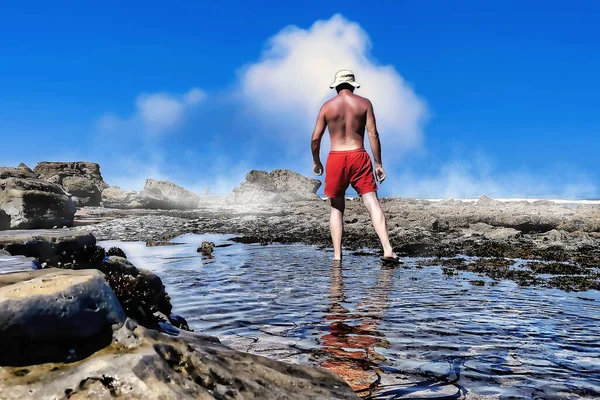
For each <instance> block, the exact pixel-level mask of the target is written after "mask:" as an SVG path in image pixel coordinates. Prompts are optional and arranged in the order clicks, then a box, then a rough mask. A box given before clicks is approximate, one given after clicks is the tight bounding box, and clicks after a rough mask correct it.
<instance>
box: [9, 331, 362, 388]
mask: <svg viewBox="0 0 600 400" xmlns="http://www.w3.org/2000/svg"><path fill="white" fill-rule="evenodd" d="M0 393H1V395H0V397H2V398H3V399H7V400H12V399H14V400H24V399H63V398H70V399H72V400H76V399H112V398H121V399H165V400H175V399H181V400H187V399H270V400H271V399H272V400H283V399H287V400H299V399H359V397H357V396H356V395H355V394H354V392H353V391H352V389H350V387H349V386H348V385H347V384H346V383H345V382H344V381H342V379H341V378H339V377H338V376H336V375H335V374H334V373H332V372H330V371H328V370H325V369H322V368H315V367H310V366H305V365H293V364H288V363H283V362H278V361H274V360H270V359H267V358H264V357H260V356H255V355H251V354H246V353H242V352H239V351H236V350H233V349H230V348H228V347H226V346H224V345H222V344H220V343H219V342H218V340H217V339H215V338H211V337H208V336H201V335H197V334H192V333H184V332H182V333H181V335H179V336H178V337H173V336H169V335H165V334H162V333H159V332H156V331H153V330H149V329H145V328H143V327H141V326H139V325H137V324H136V323H135V322H134V321H132V320H127V321H126V322H125V324H124V325H123V326H122V327H121V328H120V329H118V330H116V331H115V332H114V333H113V337H112V344H111V345H110V346H108V347H106V348H105V349H104V350H103V351H102V352H98V353H96V354H94V355H93V356H91V357H88V358H86V359H85V360H82V361H80V362H78V363H71V364H45V365H36V366H30V367H27V368H26V369H23V368H11V367H5V368H0Z"/></svg>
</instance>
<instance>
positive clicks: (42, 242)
mask: <svg viewBox="0 0 600 400" xmlns="http://www.w3.org/2000/svg"><path fill="white" fill-rule="evenodd" d="M95 244H96V238H95V237H94V236H92V235H91V234H89V233H87V232H69V231H65V230H62V229H39V230H29V229H28V230H10V231H2V232H0V249H3V250H6V251H7V252H9V253H10V254H12V255H13V256H17V255H20V256H25V257H33V258H36V259H37V260H39V261H40V263H41V265H42V266H48V267H61V268H72V269H82V268H87V267H89V264H90V261H91V259H92V258H93V255H94V254H93V252H94V250H95ZM100 261H101V260H100Z"/></svg>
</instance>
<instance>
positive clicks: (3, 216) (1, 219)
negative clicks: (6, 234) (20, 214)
mask: <svg viewBox="0 0 600 400" xmlns="http://www.w3.org/2000/svg"><path fill="white" fill-rule="evenodd" d="M5 229H10V216H9V215H8V214H7V213H6V211H4V210H2V209H0V231H2V230H5Z"/></svg>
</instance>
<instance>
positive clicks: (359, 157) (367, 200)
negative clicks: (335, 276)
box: [311, 70, 400, 262]
mask: <svg viewBox="0 0 600 400" xmlns="http://www.w3.org/2000/svg"><path fill="white" fill-rule="evenodd" d="M358 87H360V85H359V84H358V83H356V82H355V81H354V73H353V72H352V71H347V70H343V71H339V72H338V73H337V74H336V75H335V82H333V84H331V86H330V88H331V89H336V90H337V92H338V95H337V96H336V97H334V98H333V99H331V100H329V101H327V102H326V103H325V104H323V106H322V107H321V110H320V111H319V116H318V117H317V123H316V125H315V129H314V132H313V135H312V143H311V149H312V155H313V163H314V164H313V172H314V173H315V175H322V174H323V164H321V157H320V154H319V153H320V150H321V138H322V137H323V134H324V133H325V128H329V136H330V138H331V152H330V153H329V156H328V157H327V165H326V167H327V168H326V174H325V196H327V197H329V198H330V200H331V215H330V219H329V227H330V229H331V239H332V241H333V250H334V255H333V259H334V260H341V259H342V234H343V230H344V227H343V216H344V209H345V203H346V200H345V194H346V189H347V188H348V186H349V185H352V187H353V188H354V190H356V192H357V193H358V195H359V196H361V197H362V200H363V203H364V204H365V207H366V208H367V210H368V211H369V214H370V215H371V221H372V222H373V227H374V228H375V233H377V236H378V237H379V240H380V241H381V245H382V246H383V257H381V259H382V260H383V261H390V262H400V260H399V258H398V257H397V256H396V254H394V252H393V250H392V246H391V245H390V240H389V236H388V231H387V226H386V222H385V216H384V215H383V211H382V209H381V206H380V204H379V200H378V198H377V193H376V191H377V184H376V183H375V178H376V179H377V181H379V183H382V182H383V181H384V179H385V171H384V169H383V166H382V164H381V144H380V142H379V133H378V132H377V126H376V124H375V114H374V113H373V105H372V104H371V102H370V101H369V100H368V99H366V98H364V97H360V96H357V95H355V94H354V89H355V88H358ZM365 127H366V128H367V131H368V132H369V143H370V144H371V150H372V152H373V158H375V174H373V166H372V165H371V157H369V153H367V151H366V150H365V147H364V144H363V143H364V139H365Z"/></svg>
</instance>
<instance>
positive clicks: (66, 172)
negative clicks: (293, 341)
mask: <svg viewBox="0 0 600 400" xmlns="http://www.w3.org/2000/svg"><path fill="white" fill-rule="evenodd" d="M320 184H321V183H320V181H319V180H316V179H312V178H308V177H303V176H301V175H299V174H297V173H294V172H292V171H288V170H274V171H271V172H270V173H268V172H266V171H250V172H249V173H248V175H247V176H246V181H245V182H243V183H241V185H240V186H239V187H238V188H236V189H234V191H233V192H232V193H231V194H230V195H229V196H226V197H215V196H208V195H206V196H202V195H198V194H195V193H192V192H190V191H188V190H186V189H184V188H182V187H180V186H177V185H175V184H174V183H172V182H167V181H155V180H152V179H148V181H147V182H146V185H145V187H144V188H143V189H142V190H141V191H139V192H136V191H122V190H121V189H120V188H118V187H114V186H109V185H108V184H106V183H105V182H104V180H103V178H102V176H101V174H100V167H99V166H98V164H94V163H89V162H60V163H59V162H56V163H51V162H44V163H40V164H39V165H38V166H36V167H35V168H34V169H33V170H32V169H30V168H28V167H27V166H25V165H24V164H21V165H19V166H18V167H17V168H12V167H2V168H0V339H1V340H0V345H1V346H2V348H1V349H0V398H1V399H4V398H6V399H13V398H15V399H16V398H35V399H39V398H49V399H50V398H51V399H59V398H61V399H62V398H72V399H77V398H112V397H121V398H165V399H171V398H172V399H183V398H207V399H209V398H210V399H212V398H217V399H229V398H231V399H233V398H269V399H279V398H281V399H283V398H286V399H296V398H298V399H300V398H315V399H320V398H331V399H338V398H339V399H342V398H356V396H355V394H354V393H353V392H352V390H351V389H350V387H349V386H348V385H347V384H346V383H345V382H344V381H342V380H341V379H340V378H339V377H337V376H336V375H335V374H333V373H331V372H328V371H326V370H323V369H318V368H311V367H308V366H298V365H291V364H284V363H279V362H276V361H272V360H268V359H265V358H262V357H258V356H253V355H249V354H245V353H240V352H237V351H235V350H232V349H229V348H227V347H225V346H223V345H221V344H219V342H218V339H216V338H211V337H206V336H202V335H201V333H196V332H189V331H188V329H189V328H188V327H187V324H186V322H185V320H184V319H183V318H181V317H179V316H177V315H176V314H173V313H172V311H173V310H172V306H171V303H170V298H169V295H168V293H167V292H166V290H165V287H164V285H163V284H162V281H161V279H160V277H158V276H156V275H155V274H153V273H152V272H150V271H147V270H145V269H143V268H139V267H138V266H134V265H133V264H132V263H131V262H129V260H127V258H126V255H125V254H124V253H123V252H122V251H120V249H118V248H112V249H109V250H108V251H105V250H104V249H103V248H101V247H99V246H97V245H96V241H97V240H121V241H144V242H146V244H147V245H148V246H154V245H162V244H165V243H168V241H169V240H170V239H172V238H174V237H176V236H179V235H182V234H187V233H198V234H204V233H223V234H233V235H236V238H235V239H234V240H237V241H239V242H243V243H260V244H262V245H265V246H268V245H269V244H271V243H275V242H278V243H306V244H312V245H318V246H319V247H320V248H321V249H322V250H325V251H330V249H329V247H330V236H329V226H328V218H329V204H328V202H327V201H325V200H323V199H321V198H320V197H319V196H317V195H316V192H317V190H318V189H319V187H320ZM381 203H382V206H383V209H384V212H385V214H386V217H387V221H388V227H389V230H390V236H391V241H392V244H393V246H394V250H395V251H396V252H397V253H398V254H399V255H400V256H401V257H403V258H405V259H406V260H407V261H408V262H407V263H406V264H405V265H404V268H419V267H421V266H424V265H439V266H441V267H442V269H443V272H444V273H445V274H448V275H453V274H456V273H458V271H470V272H475V273H479V274H484V275H487V276H490V277H492V278H493V279H495V280H500V279H509V280H513V281H515V282H517V283H518V284H519V285H524V286H540V287H553V288H559V289H562V290H566V291H585V290H600V272H599V267H600V206H598V205H587V204H577V203H572V204H555V203H552V202H549V201H533V202H529V201H519V202H501V201H497V200H493V199H490V198H487V197H485V196H482V197H481V198H480V199H479V200H477V201H471V202H465V201H460V200H452V199H448V200H443V201H437V202H436V201H427V200H418V199H403V198H386V199H382V200H381ZM344 220H345V233H344V235H345V236H344V246H345V249H344V251H345V252H350V253H352V254H355V255H363V256H365V257H375V256H378V255H379V254H380V249H379V242H378V240H377V237H376V236H375V233H374V231H373V229H372V226H371V222H370V219H369V215H368V213H367V212H366V210H365V208H364V206H363V205H362V203H361V201H360V199H353V200H349V201H348V202H347V206H346V212H345V215H344ZM415 258H417V259H415ZM175 311H176V310H175Z"/></svg>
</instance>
